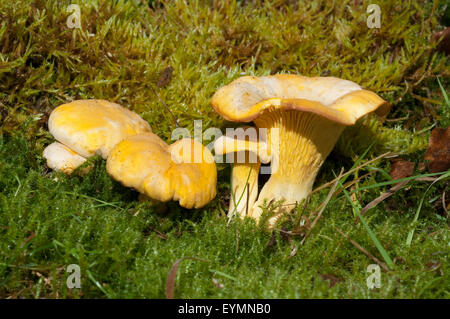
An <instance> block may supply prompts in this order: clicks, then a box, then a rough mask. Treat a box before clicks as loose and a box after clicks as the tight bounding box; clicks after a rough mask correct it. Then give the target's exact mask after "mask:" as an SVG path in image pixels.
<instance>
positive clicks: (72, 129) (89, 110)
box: [43, 100, 152, 174]
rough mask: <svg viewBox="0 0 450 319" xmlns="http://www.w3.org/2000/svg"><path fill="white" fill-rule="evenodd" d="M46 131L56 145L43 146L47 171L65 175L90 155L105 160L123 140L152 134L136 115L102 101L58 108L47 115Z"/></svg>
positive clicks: (79, 101)
mask: <svg viewBox="0 0 450 319" xmlns="http://www.w3.org/2000/svg"><path fill="white" fill-rule="evenodd" d="M48 128H49V131H50V133H51V134H52V135H53V136H54V137H55V139H56V140H57V141H58V142H59V145H54V144H50V145H49V146H47V148H46V149H45V150H44V154H43V156H44V158H46V159H47V165H48V166H49V167H50V168H52V169H55V170H60V171H63V172H64V173H67V174H70V173H72V172H73V170H74V169H76V168H77V167H78V166H79V165H81V164H82V163H83V162H84V161H85V159H86V158H88V157H90V156H93V155H96V154H98V155H101V156H102V157H103V158H104V159H106V158H107V157H108V155H109V153H110V152H111V150H112V148H113V147H114V146H115V145H116V144H117V143H119V142H120V141H121V140H123V139H124V138H126V137H128V136H131V135H135V134H140V133H145V132H151V131H152V130H151V128H150V125H149V124H148V123H147V122H146V121H145V120H143V119H142V118H141V117H140V116H139V115H137V114H136V113H134V112H132V111H130V110H128V109H126V108H124V107H122V106H120V105H119V104H116V103H111V102H108V101H105V100H77V101H74V102H71V103H67V104H63V105H60V106H58V107H57V108H56V109H54V110H53V112H52V113H51V114H50V117H49V120H48ZM61 145H63V146H61Z"/></svg>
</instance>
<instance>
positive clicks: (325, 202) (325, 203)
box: [300, 167, 344, 245]
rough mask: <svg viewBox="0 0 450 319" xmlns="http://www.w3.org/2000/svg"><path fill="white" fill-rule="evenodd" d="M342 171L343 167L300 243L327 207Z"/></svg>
mask: <svg viewBox="0 0 450 319" xmlns="http://www.w3.org/2000/svg"><path fill="white" fill-rule="evenodd" d="M343 171H344V168H343V167H342V168H341V172H340V173H339V176H338V178H337V180H336V182H335V183H334V185H333V187H332V188H331V189H330V192H329V193H328V195H327V198H326V199H325V201H324V202H323V204H322V205H321V206H322V207H321V209H320V211H319V214H317V216H316V218H315V219H314V221H313V222H312V223H311V226H310V227H308V231H307V232H306V235H305V237H303V239H302V241H301V243H300V244H302V245H303V243H304V242H305V240H306V238H307V237H308V236H309V234H310V233H311V231H312V229H313V228H314V226H315V225H316V223H317V221H318V220H319V218H320V217H321V216H322V213H323V211H324V210H325V207H327V204H328V202H329V201H330V199H331V197H332V196H333V194H334V192H335V191H336V187H337V185H338V182H339V180H340V179H341V178H342V172H343Z"/></svg>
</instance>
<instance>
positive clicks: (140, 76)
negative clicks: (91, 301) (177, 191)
mask: <svg viewBox="0 0 450 319" xmlns="http://www.w3.org/2000/svg"><path fill="white" fill-rule="evenodd" d="M359 2H361V1H353V0H352V1H350V0H347V1H344V2H342V1H340V2H333V1H325V0H323V1H321V0H315V1H309V0H304V1H298V2H293V1H263V2H258V1H182V0H174V1H165V2H163V3H160V2H158V1H150V4H151V5H150V6H147V4H146V2H145V1H141V2H140V3H138V4H137V5H136V4H135V3H136V1H125V0H117V1H100V0H98V1H95V0H92V1H87V0H86V1H59V0H58V1H57V0H50V1H44V0H17V1H14V2H11V1H0V123H1V129H0V130H1V131H0V297H6V296H13V297H29V298H36V297H59V298H61V297H70V298H76V297H124V298H133V297H136V298H141V297H147V298H152V297H153V298H155V297H157V298H162V297H164V288H165V287H164V285H165V280H166V278H167V274H168V272H169V269H170V266H171V265H172V263H173V262H174V261H175V260H176V259H178V258H181V257H184V256H195V257H200V258H203V259H206V260H208V261H209V262H208V263H202V262H196V261H189V260H186V261H183V263H182V264H181V266H180V269H179V275H178V277H177V286H176V291H175V294H176V296H177V297H184V298H202V297H218V298H241V297H242V298H243V297H245V298H253V297H259V298H262V297H268V298H273V297H278V298H346V297H348V298H355V297H356V298H419V297H420V298H435V297H442V298H448V297H449V296H450V292H449V289H448V287H449V286H450V285H449V284H448V283H449V276H448V260H449V259H448V247H447V243H448V241H449V231H448V217H447V215H446V214H445V212H444V210H443V208H442V193H443V191H444V190H445V185H444V186H443V184H444V183H445V182H442V183H441V182H440V183H436V184H435V185H433V186H432V188H431V189H430V191H429V192H428V193H427V199H426V200H425V201H424V206H423V207H422V210H421V215H420V218H419V222H418V224H417V225H416V231H415V235H414V237H413V242H412V245H411V247H406V246H405V244H404V243H405V240H406V236H407V233H408V230H409V229H410V227H411V226H410V225H411V221H412V219H413V216H414V213H415V209H416V203H417V202H418V201H419V200H420V199H421V197H422V195H423V192H424V191H425V189H427V187H428V186H429V184H428V183H426V182H423V181H422V182H411V183H410V184H409V185H408V188H407V189H403V190H401V191H399V192H398V193H396V194H394V195H393V197H392V198H391V199H390V200H386V201H385V202H383V203H380V204H379V205H378V206H376V207H375V208H373V209H372V210H370V211H369V212H368V213H367V215H366V218H367V221H368V223H369V224H370V226H371V228H372V230H373V231H374V233H375V234H376V236H377V238H378V239H379V240H380V242H381V243H382V244H383V245H384V246H385V248H386V250H387V251H388V253H389V255H390V256H391V257H392V258H393V259H394V261H395V263H396V266H395V269H394V271H392V272H390V273H385V272H383V273H382V287H381V288H380V289H376V290H369V289H367V286H366V278H367V273H366V268H367V265H369V264H371V263H373V261H372V260H370V259H369V258H368V257H367V256H365V255H364V254H362V253H361V252H360V251H359V250H357V249H356V248H355V247H354V246H352V245H351V244H350V243H349V242H348V241H346V240H344V239H343V238H342V237H341V236H340V235H339V234H337V233H336V228H335V227H338V228H339V229H342V231H343V232H345V233H348V234H349V236H350V237H351V238H352V239H354V240H356V241H357V242H358V243H359V244H360V245H362V246H363V247H365V248H366V249H367V250H368V251H370V252H371V253H372V254H374V255H376V256H377V257H378V258H380V256H379V255H378V254H377V249H376V248H375V246H374V245H373V243H372V241H371V240H370V238H369V236H368V235H367V233H366V232H365V230H364V228H363V227H361V225H357V226H355V225H354V220H353V215H352V213H351V207H350V205H349V204H348V201H347V200H346V198H345V197H343V196H342V194H340V195H338V196H336V197H333V199H332V200H331V201H330V202H329V204H328V206H327V209H326V210H325V212H324V215H323V217H322V218H321V219H320V220H319V221H318V223H317V225H316V227H315V228H314V229H313V231H312V233H311V235H310V236H309V238H308V239H307V240H306V242H305V244H304V245H301V244H300V243H301V240H302V237H301V236H293V237H292V238H290V241H288V240H287V239H286V238H285V236H281V235H280V234H279V233H276V234H275V239H276V241H275V242H274V243H272V244H271V245H269V248H267V246H268V243H269V242H270V234H267V233H265V232H261V231H260V229H259V228H258V227H257V226H255V225H254V224H253V222H251V221H245V222H244V223H240V222H237V221H235V222H232V223H231V224H230V225H227V218H226V216H225V212H226V211H227V204H228V203H227V197H226V196H227V194H228V193H229V174H230V171H229V167H224V165H221V166H219V172H218V194H219V195H218V196H217V198H216V199H215V200H214V201H212V202H211V203H210V204H208V206H206V207H205V208H203V209H201V210H193V211H188V210H184V209H181V208H180V207H179V206H178V205H176V203H169V204H168V205H169V209H168V212H169V213H168V214H167V215H163V214H161V213H158V212H156V211H155V208H154V207H151V205H148V204H147V203H139V201H138V196H137V193H136V192H134V191H132V190H130V189H127V188H124V187H122V186H121V185H120V184H119V183H116V182H114V181H113V180H112V179H111V178H110V177H109V176H108V175H107V174H106V171H105V167H104V165H105V164H104V161H103V160H101V159H99V158H94V159H92V163H94V164H95V165H94V169H93V170H92V171H91V172H89V173H88V174H87V175H84V176H71V177H67V176H64V175H62V174H58V173H55V172H50V171H48V169H46V167H45V162H44V161H43V159H42V150H43V147H45V146H46V145H47V144H49V143H50V142H51V141H52V140H53V138H52V137H51V135H50V134H49V133H48V129H47V126H46V125H47V120H48V116H49V114H50V112H51V110H53V109H54V108H55V107H57V106H58V105H60V104H62V103H65V102H68V101H71V100H73V99H83V98H99V99H100V98H102V99H107V100H110V101H114V102H117V103H120V104H122V105H124V106H126V107H128V108H130V109H132V110H134V111H136V112H138V113H139V114H140V115H142V116H143V117H144V118H145V119H146V120H147V121H149V123H150V124H151V126H152V128H153V130H154V132H155V133H157V134H158V135H160V136H161V137H163V138H164V139H166V140H169V139H170V136H171V131H172V129H173V128H174V123H173V121H172V119H171V117H170V114H169V113H168V111H167V110H166V108H165V107H164V105H163V103H161V101H160V99H161V100H162V101H164V103H165V104H167V105H168V106H169V108H170V110H171V112H172V113H173V114H174V115H175V116H176V117H177V119H178V124H179V125H180V126H182V127H188V128H189V129H191V130H192V129H193V121H194V120H197V119H201V120H203V129H207V128H209V127H219V128H224V127H226V126H229V125H230V123H227V122H226V121H224V120H223V119H222V118H221V117H220V116H219V115H218V114H216V113H215V112H214V110H213V109H212V107H211V106H210V104H209V100H210V98H211V96H212V95H213V94H214V92H215V91H216V90H217V89H218V88H219V87H221V86H222V85H225V84H228V83H229V82H231V81H232V80H233V79H235V78H237V77H239V76H242V75H266V74H273V73H280V72H291V73H299V74H303V75H311V76H316V75H332V76H338V77H342V78H345V79H349V80H352V81H355V82H357V83H359V84H361V85H362V86H364V87H365V88H367V89H369V90H373V91H375V92H377V93H378V94H380V95H381V96H382V97H383V98H385V99H386V100H388V101H389V102H391V104H392V106H393V108H392V111H391V114H390V115H389V121H387V122H386V123H384V124H383V125H381V124H380V123H379V122H377V121H376V120H375V119H374V118H367V119H366V120H365V121H361V122H360V123H358V125H357V126H355V127H352V128H349V129H347V130H346V131H345V132H344V135H343V137H342V138H341V139H340V142H339V143H338V145H337V148H336V152H334V153H333V154H332V155H331V156H330V157H329V159H328V160H327V161H326V162H325V164H324V166H323V168H322V169H321V172H320V174H319V176H318V178H317V183H316V184H317V185H320V184H322V183H324V182H327V181H329V180H331V179H332V178H333V174H332V172H333V171H334V172H338V171H339V170H340V168H341V167H342V166H343V167H345V168H347V169H348V168H350V167H351V165H352V164H353V163H352V160H353V158H354V157H355V155H358V156H359V155H360V154H361V153H362V150H365V149H366V147H367V145H368V143H372V142H373V141H375V142H376V143H375V144H374V146H373V151H374V153H373V154H376V153H381V152H385V151H393V152H395V153H399V154H403V156H405V157H407V158H408V159H409V160H412V161H415V162H416V163H417V162H419V161H421V158H420V156H421V154H422V153H423V152H420V150H423V148H424V147H425V145H426V141H427V134H428V132H427V130H426V129H427V128H429V127H431V125H433V124H435V123H437V122H438V121H439V120H441V121H442V122H440V123H445V122H444V121H445V120H446V118H447V117H446V116H447V115H445V114H447V113H445V112H446V110H447V109H445V108H444V107H445V106H444V104H441V103H440V101H441V100H442V97H443V93H442V91H441V90H440V88H439V86H438V85H437V83H436V76H439V78H440V79H441V82H442V85H443V87H444V88H447V86H448V76H449V70H450V68H449V67H448V62H449V60H448V58H447V57H446V56H444V55H443V54H439V53H436V51H435V50H434V47H435V44H434V43H432V42H430V37H431V34H432V32H434V31H435V30H438V29H442V27H443V26H442V25H439V21H440V19H441V17H442V16H443V14H444V12H443V10H444V6H442V5H434V3H437V2H425V1H419V0H411V1H403V2H401V3H399V2H397V3H394V2H392V1H388V0H383V1H382V0H380V1H377V3H378V4H379V5H380V7H381V12H382V26H381V28H380V29H369V28H367V26H366V18H367V14H366V5H365V4H363V3H361V4H357V3H359ZM70 3H78V4H79V5H80V8H81V24H82V29H81V30H78V29H69V28H68V27H67V25H66V20H67V18H68V16H69V15H70V13H69V12H67V6H68V5H69V4H70ZM168 66H171V67H173V75H172V78H171V80H170V81H169V83H168V84H167V86H164V87H161V88H159V87H157V86H156V83H157V82H158V79H159V76H160V74H161V72H162V71H163V70H164V69H165V68H166V67H168ZM155 92H156V94H157V95H158V96H159V97H158V96H156V95H155ZM430 100H433V102H434V103H431V102H429V101H430ZM436 101H437V103H436ZM438 117H441V118H438ZM393 121H395V122H393ZM233 125H236V124H235V123H234V124H233ZM441 125H442V124H441ZM421 132H422V133H421ZM207 142H208V141H205V143H207ZM341 155H344V156H346V157H342V156H341ZM89 164H90V163H89ZM388 170H389V162H388V161H387V160H380V161H378V162H376V163H373V165H371V167H367V168H365V169H363V170H361V171H360V172H358V173H357V175H358V176H362V174H363V173H371V174H370V175H369V176H367V177H366V178H364V179H362V180H361V181H360V182H359V184H358V186H359V187H362V186H367V185H373V184H375V183H379V182H382V181H385V180H386V178H387V177H386V174H387V173H386V172H387V171H388ZM416 173H417V172H416ZM357 175H353V176H352V177H350V179H349V180H348V181H350V180H351V178H355V177H357ZM388 188H389V187H388V186H385V187H378V188H373V189H367V190H364V191H361V192H358V193H356V196H357V197H358V200H359V202H360V203H361V204H362V205H365V204H367V203H369V202H370V201H372V200H373V199H375V198H376V197H378V196H379V195H380V193H381V192H383V191H386V190H387V189H388ZM327 192H328V190H323V191H321V192H318V193H316V194H314V195H313V196H312V197H311V198H310V199H309V201H308V203H306V204H307V205H306V206H305V207H304V208H303V209H302V208H301V207H299V208H298V209H297V211H296V214H293V215H292V216H289V217H288V218H287V223H286V224H285V226H286V227H287V229H288V230H292V229H297V227H298V226H299V220H300V219H301V218H307V217H310V214H311V213H312V212H314V211H316V210H317V207H318V206H319V205H320V203H321V202H323V200H324V199H325V197H326V195H327ZM428 196H429V197H428ZM294 247H296V248H298V250H297V253H296V254H294V256H291V253H292V251H293V248H294ZM73 263H75V264H78V265H80V267H81V270H82V288H81V290H76V289H74V290H70V289H68V288H67V287H66V285H65V279H66V278H67V275H68V274H67V273H66V267H67V265H69V264H73ZM430 263H431V264H436V265H438V266H437V268H436V267H431V268H430V266H429V265H430ZM217 271H219V272H220V273H225V274H227V275H228V277H226V276H221V275H220V273H219V272H217ZM320 274H331V275H334V276H336V277H338V278H340V280H341V281H340V282H339V283H337V284H336V285H335V286H333V287H331V288H330V287H329V283H328V282H326V281H323V280H322V279H321V277H320ZM230 276H231V277H233V278H234V280H232V279H230ZM44 278H46V279H48V281H46V280H44ZM212 278H215V279H217V280H219V282H220V283H222V284H223V285H224V287H223V288H222V289H220V288H218V287H217V286H215V285H214V283H213V281H212ZM99 285H100V287H102V289H99V288H98V287H99Z"/></svg>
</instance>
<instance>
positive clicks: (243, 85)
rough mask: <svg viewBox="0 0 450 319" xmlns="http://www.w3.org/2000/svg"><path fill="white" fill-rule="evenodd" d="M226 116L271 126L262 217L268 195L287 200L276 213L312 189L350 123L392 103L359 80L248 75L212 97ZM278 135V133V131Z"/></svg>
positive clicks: (258, 209) (260, 201) (255, 212)
mask: <svg viewBox="0 0 450 319" xmlns="http://www.w3.org/2000/svg"><path fill="white" fill-rule="evenodd" d="M211 104H212V106H213V107H214V109H215V110H216V111H217V112H218V113H219V114H221V115H222V116H223V117H224V118H225V119H227V120H230V121H235V122H250V121H253V122H254V123H255V124H256V126H257V127H259V128H267V130H268V132H267V143H268V145H269V148H270V154H271V167H274V168H275V169H273V170H272V175H271V177H270V178H269V180H268V181H267V183H266V184H265V185H264V187H263V188H262V190H261V193H260V194H259V196H258V200H257V201H256V202H255V204H254V205H253V208H252V212H251V213H250V215H251V216H252V217H253V218H255V219H257V220H259V217H260V215H261V213H262V208H261V206H262V205H263V203H264V201H267V202H272V201H277V200H284V204H283V206H282V208H280V209H279V210H278V211H277V212H276V215H275V217H273V218H271V219H270V220H269V226H270V227H272V226H273V225H274V224H275V223H276V221H277V216H280V213H282V212H283V211H289V210H291V209H292V208H294V206H295V203H297V202H299V201H301V200H302V199H304V198H306V197H307V196H308V194H309V193H310V192H311V190H312V186H313V183H314V180H315V178H316V175H317V173H318V171H319V168H320V167H321V165H322V163H323V162H324V160H325V158H326V157H327V156H328V154H329V153H330V152H331V150H332V149H333V147H334V145H335V143H336V141H337V139H338V138H339V136H340V134H341V132H342V131H343V129H344V127H345V126H349V125H353V124H355V122H356V121H357V120H358V119H359V118H361V117H362V116H364V115H365V114H367V113H370V112H372V111H375V110H377V109H379V111H381V113H386V112H387V111H388V109H389V104H388V103H387V102H386V101H384V100H383V99H381V98H380V97H379V96H378V95H376V94H375V93H373V92H371V91H367V90H363V89H362V88H361V87H360V86H359V85H358V84H356V83H354V82H351V81H347V80H343V79H338V78H334V77H304V76H298V75H289V74H281V75H274V76H263V77H254V76H244V77H241V78H239V79H237V80H235V81H233V82H232V83H230V84H229V85H227V86H224V87H222V88H221V89H219V90H218V91H217V92H216V93H215V94H214V96H213V98H212V101H211ZM275 132H276V135H277V138H276V139H275V138H273V136H275Z"/></svg>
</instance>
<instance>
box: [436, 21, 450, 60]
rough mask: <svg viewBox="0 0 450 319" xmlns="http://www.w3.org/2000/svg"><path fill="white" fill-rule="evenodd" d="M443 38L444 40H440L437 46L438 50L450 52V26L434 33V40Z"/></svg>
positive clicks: (447, 53)
mask: <svg viewBox="0 0 450 319" xmlns="http://www.w3.org/2000/svg"><path fill="white" fill-rule="evenodd" d="M441 38H442V41H441V42H439V44H438V46H437V50H438V51H440V52H444V53H445V54H446V55H449V54H450V27H448V28H446V29H444V30H442V31H439V32H436V33H434V34H433V40H434V41H436V42H437V41H439V40H440V39H441Z"/></svg>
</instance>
